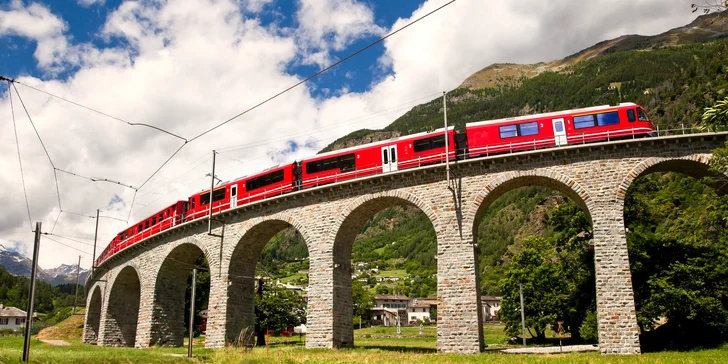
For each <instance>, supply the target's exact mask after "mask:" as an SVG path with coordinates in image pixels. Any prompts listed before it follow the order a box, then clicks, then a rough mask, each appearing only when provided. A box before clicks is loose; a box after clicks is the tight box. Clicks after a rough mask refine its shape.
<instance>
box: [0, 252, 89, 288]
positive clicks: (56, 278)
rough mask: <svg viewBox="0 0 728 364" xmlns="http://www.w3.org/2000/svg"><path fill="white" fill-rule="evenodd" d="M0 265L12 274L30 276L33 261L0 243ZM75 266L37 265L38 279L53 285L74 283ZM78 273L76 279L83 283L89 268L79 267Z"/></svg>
mask: <svg viewBox="0 0 728 364" xmlns="http://www.w3.org/2000/svg"><path fill="white" fill-rule="evenodd" d="M0 266H3V267H5V269H6V270H7V271H8V272H9V273H10V274H12V275H16V276H25V277H30V271H31V268H32V266H33V261H31V260H30V259H29V258H27V257H25V256H23V255H22V254H20V253H18V252H12V251H8V250H7V248H5V247H4V246H2V245H1V244H0ZM76 267H77V265H76V264H73V265H68V264H61V265H60V266H58V267H56V268H53V269H43V268H41V267H38V279H40V280H41V281H44V282H48V283H50V284H52V285H54V286H55V285H59V284H64V283H75V282H76ZM78 273H79V278H78V281H79V283H81V284H83V282H85V281H86V276H87V275H88V273H89V270H88V269H84V268H81V269H80V270H79V271H78Z"/></svg>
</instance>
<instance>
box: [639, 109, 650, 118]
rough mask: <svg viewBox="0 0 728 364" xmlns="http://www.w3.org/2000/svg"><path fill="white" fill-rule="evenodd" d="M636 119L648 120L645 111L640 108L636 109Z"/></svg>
mask: <svg viewBox="0 0 728 364" xmlns="http://www.w3.org/2000/svg"><path fill="white" fill-rule="evenodd" d="M637 120H639V121H650V118H648V117H647V113H646V112H645V111H644V110H642V109H637Z"/></svg>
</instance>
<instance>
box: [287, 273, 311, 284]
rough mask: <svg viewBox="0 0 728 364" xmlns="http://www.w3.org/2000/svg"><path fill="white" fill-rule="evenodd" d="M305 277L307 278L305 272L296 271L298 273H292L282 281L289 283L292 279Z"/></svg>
mask: <svg viewBox="0 0 728 364" xmlns="http://www.w3.org/2000/svg"><path fill="white" fill-rule="evenodd" d="M305 278H306V275H305V274H301V273H296V274H293V275H290V276H288V277H284V278H281V283H288V282H290V281H295V280H299V279H305Z"/></svg>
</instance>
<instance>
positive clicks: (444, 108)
mask: <svg viewBox="0 0 728 364" xmlns="http://www.w3.org/2000/svg"><path fill="white" fill-rule="evenodd" d="M442 112H443V115H444V119H445V174H446V175H447V188H451V187H450V147H449V146H450V141H449V139H450V138H448V134H447V92H446V91H443V92H442Z"/></svg>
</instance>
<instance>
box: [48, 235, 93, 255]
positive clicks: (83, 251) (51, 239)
mask: <svg viewBox="0 0 728 364" xmlns="http://www.w3.org/2000/svg"><path fill="white" fill-rule="evenodd" d="M45 238H46V239H48V240H50V241H52V242H54V243H57V244H61V245H63V246H65V247H67V248H71V249H73V250H75V251H78V252H81V253H84V254H86V255H92V254H91V253H89V252H87V251H85V250H81V249H78V248H74V247H72V246H70V245H68V244H65V243H61V242H60V241H58V240H56V239H53V238H51V237H50V236H47V235H46V237H45Z"/></svg>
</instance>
